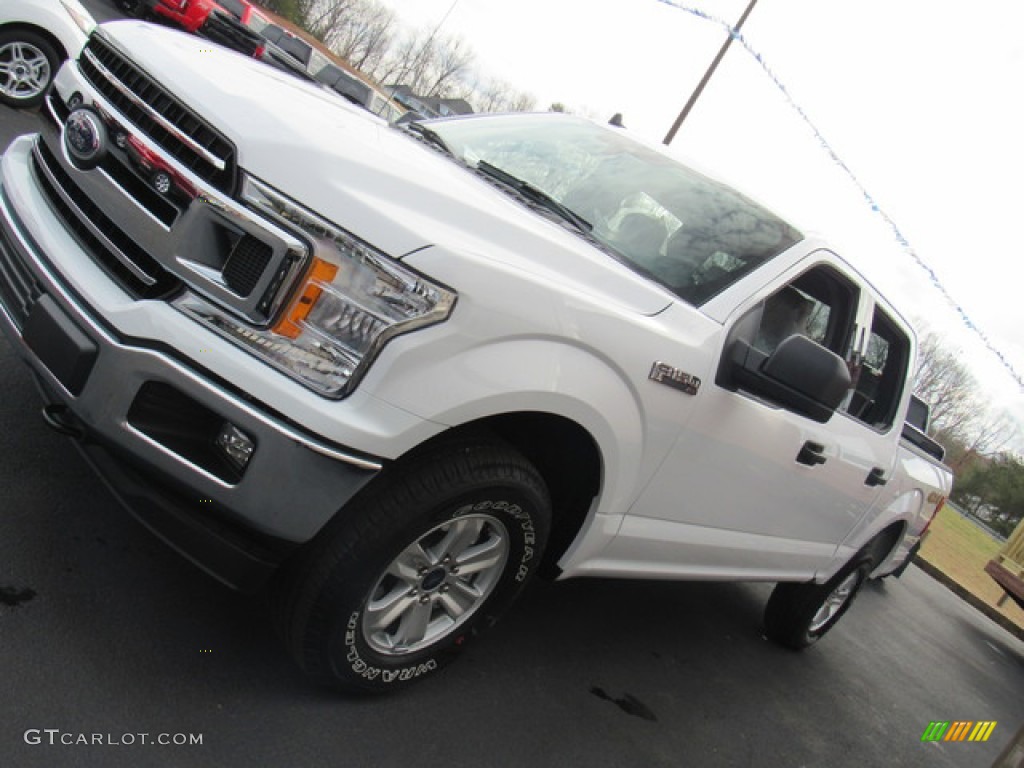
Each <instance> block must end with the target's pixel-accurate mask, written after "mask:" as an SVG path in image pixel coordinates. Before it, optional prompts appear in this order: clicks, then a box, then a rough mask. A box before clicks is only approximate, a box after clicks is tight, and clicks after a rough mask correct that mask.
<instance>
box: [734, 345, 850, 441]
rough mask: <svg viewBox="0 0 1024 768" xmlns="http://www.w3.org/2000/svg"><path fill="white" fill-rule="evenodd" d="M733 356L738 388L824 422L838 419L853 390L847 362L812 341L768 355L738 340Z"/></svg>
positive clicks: (778, 348) (735, 379)
mask: <svg viewBox="0 0 1024 768" xmlns="http://www.w3.org/2000/svg"><path fill="white" fill-rule="evenodd" d="M730 357H731V364H730V367H731V370H730V373H731V376H730V378H731V379H732V381H733V382H734V383H735V384H736V386H737V387H738V388H741V389H745V390H747V391H749V392H751V393H753V394H755V395H758V396H760V397H763V398H764V399H766V400H770V401H772V402H775V403H778V404H779V405H781V406H782V407H783V408H786V409H788V410H791V411H794V412H795V413H799V414H801V415H803V416H807V417H808V418H810V419H813V420H814V421H818V422H821V423H825V422H826V421H828V420H829V419H830V418H831V417H832V414H833V413H835V410H836V408H838V407H839V404H840V403H842V402H843V398H844V397H845V396H846V393H847V391H848V390H849V389H850V385H851V381H850V371H849V370H848V369H847V367H846V363H845V362H844V361H843V359H842V358H841V357H839V355H837V354H836V353H834V352H832V351H831V350H829V349H826V348H825V347H823V346H821V345H820V344H817V343H815V342H813V341H811V340H810V339H808V338H807V337H806V336H800V335H793V336H789V337H788V338H785V339H783V340H782V341H781V342H780V343H779V346H778V347H776V348H775V351H774V352H772V353H771V355H768V356H765V354H764V353H762V352H760V351H758V350H756V349H754V347H752V346H751V345H750V344H748V343H746V342H744V341H737V342H736V343H735V344H734V345H733V348H732V350H731V355H730Z"/></svg>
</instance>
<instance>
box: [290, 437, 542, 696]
mask: <svg viewBox="0 0 1024 768" xmlns="http://www.w3.org/2000/svg"><path fill="white" fill-rule="evenodd" d="M549 510H550V504H549V501H548V493H547V489H546V487H545V485H544V482H543V480H542V478H541V477H540V475H539V474H538V473H537V471H536V469H534V468H533V466H532V465H531V464H530V463H529V462H528V461H527V460H526V459H525V458H523V457H522V456H521V455H520V454H519V453H517V452H516V451H514V450H513V449H512V448H510V447H508V446H505V445H501V444H494V443H484V442H479V441H469V442H461V443H458V444H453V445H449V446H447V447H444V448H439V449H435V450H434V451H431V452H429V453H423V454H421V455H420V456H418V457H414V458H413V459H412V460H408V461H404V462H399V465H397V466H395V467H392V468H389V469H388V470H385V474H384V475H382V476H381V477H380V478H378V479H377V481H375V483H374V484H373V485H372V486H371V487H369V488H368V489H367V492H365V493H363V494H361V495H360V497H359V498H358V499H357V500H356V501H355V502H354V503H353V504H350V505H349V508H346V509H344V510H342V512H341V513H339V516H338V518H337V519H336V520H335V521H334V522H332V524H331V526H330V527H329V528H328V529H326V530H325V531H324V532H323V534H321V536H320V537H319V539H318V540H317V542H316V543H315V544H314V545H313V548H312V549H311V550H310V552H309V554H308V555H307V556H306V558H305V559H304V560H303V561H301V562H300V563H299V564H298V565H297V566H296V567H295V569H294V572H293V573H292V574H291V575H290V576H289V577H287V581H286V582H285V584H284V585H283V594H282V598H283V599H282V600H281V603H280V610H281V613H280V617H279V618H280V620H281V628H282V630H283V633H284V635H285V638H286V640H287V642H288V645H289V649H290V651H291V653H292V655H293V657H294V658H295V660H296V661H297V662H298V664H299V666H300V667H301V668H302V669H303V671H305V672H306V673H307V674H309V675H310V676H311V677H313V678H314V679H316V680H318V681H321V682H325V683H327V684H330V685H333V686H335V687H338V688H341V689H344V690H350V691H360V692H381V691H387V690H393V689H396V688H398V687H401V686H404V685H406V684H408V683H411V682H413V681H414V680H418V679H422V678H424V677H427V676H429V675H431V674H433V673H434V672H436V671H438V670H440V669H441V668H442V667H444V666H445V665H447V664H448V663H450V662H451V661H452V660H454V658H455V657H456V656H457V655H458V653H459V652H460V651H461V650H462V649H463V648H464V647H465V646H466V644H467V643H468V642H470V641H471V640H472V639H474V638H475V637H476V636H477V635H478V634H479V633H480V632H481V631H482V630H484V629H486V628H488V627H490V626H491V625H492V624H494V623H495V621H497V619H498V617H499V616H500V615H501V613H502V612H503V611H504V610H505V608H507V607H508V606H509V605H510V604H511V602H512V601H513V600H514V599H515V597H516V596H517V595H518V594H519V593H520V591H521V590H522V588H523V586H524V585H525V583H526V582H527V580H528V579H529V578H530V577H531V576H532V575H533V573H534V571H535V570H536V569H537V566H538V565H539V562H540V558H541V554H542V552H543V548H544V543H545V541H546V539H547V534H548V529H549V523H550V511H549Z"/></svg>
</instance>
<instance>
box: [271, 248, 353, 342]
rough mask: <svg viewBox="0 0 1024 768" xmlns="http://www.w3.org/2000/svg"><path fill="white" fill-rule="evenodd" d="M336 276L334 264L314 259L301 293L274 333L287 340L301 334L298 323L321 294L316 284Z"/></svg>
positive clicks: (336, 270) (303, 318)
mask: <svg viewBox="0 0 1024 768" xmlns="http://www.w3.org/2000/svg"><path fill="white" fill-rule="evenodd" d="M337 274H338V266H337V265H336V264H331V263H330V262H329V261H324V260H323V259H316V258H314V259H313V266H312V268H310V270H309V274H308V275H307V276H306V283H305V285H304V286H303V287H302V293H300V294H299V296H298V298H296V299H295V300H294V301H293V302H292V303H291V304H290V305H289V307H288V310H287V311H286V312H285V313H284V317H282V318H281V319H280V320H279V321H278V323H277V325H275V326H274V328H273V331H274V333H277V334H279V335H281V336H287V337H288V338H289V339H296V338H298V336H299V334H300V333H302V328H301V326H300V325H299V322H300V321H302V320H305V319H306V317H307V316H308V315H309V313H310V311H311V310H312V309H313V305H314V304H316V300H317V299H319V298H320V294H321V293H323V289H322V288H321V287H320V286H319V285H317V283H318V282H319V283H329V282H331V280H333V279H334V276H335V275H337Z"/></svg>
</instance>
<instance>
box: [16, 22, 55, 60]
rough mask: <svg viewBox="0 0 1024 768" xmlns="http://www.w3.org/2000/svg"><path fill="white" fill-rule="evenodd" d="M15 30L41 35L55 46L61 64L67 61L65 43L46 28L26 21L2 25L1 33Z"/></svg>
mask: <svg viewBox="0 0 1024 768" xmlns="http://www.w3.org/2000/svg"><path fill="white" fill-rule="evenodd" d="M15 30H24V31H26V32H33V33H35V34H37V35H39V36H40V37H42V38H43V39H45V40H46V42H48V43H49V44H50V45H52V46H53V49H54V50H55V51H56V52H57V55H58V56H60V60H61V62H63V61H65V60H67V58H68V51H67V49H66V48H65V47H64V43H62V42H61V41H60V38H59V37H57V36H56V35H55V34H53V33H52V32H51V31H50V30H48V29H47V28H46V27H40V26H38V25H36V24H31V23H29V22H26V21H12V22H10V23H9V24H3V25H0V33H4V32H9V31H15Z"/></svg>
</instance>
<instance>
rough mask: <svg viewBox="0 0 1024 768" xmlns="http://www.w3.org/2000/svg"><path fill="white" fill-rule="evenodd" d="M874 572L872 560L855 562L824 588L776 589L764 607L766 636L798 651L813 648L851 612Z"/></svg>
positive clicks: (785, 586)
mask: <svg viewBox="0 0 1024 768" xmlns="http://www.w3.org/2000/svg"><path fill="white" fill-rule="evenodd" d="M871 568H872V560H871V558H869V557H861V558H855V559H854V560H852V561H850V562H849V563H848V564H847V565H846V566H844V567H843V568H842V570H840V571H839V573H837V574H836V575H835V576H833V577H832V578H831V579H829V580H828V581H827V582H825V583H824V584H779V585H777V586H776V587H775V589H774V590H773V591H772V594H771V597H770V598H768V605H767V606H766V607H765V612H764V629H765V635H766V636H767V637H768V639H769V640H772V641H773V642H776V643H778V644H779V645H782V646H784V647H786V648H792V649H793V650H797V651H799V650H803V649H804V648H807V647H809V646H811V645H814V643H816V642H818V640H820V639H821V638H822V637H824V635H825V633H827V632H828V631H829V630H830V629H832V627H834V626H835V625H836V623H837V622H838V621H839V619H841V618H842V617H843V614H845V613H846V611H847V610H849V608H850V605H852V604H853V601H854V598H856V597H857V593H858V592H859V591H860V588H861V587H862V586H863V585H864V582H865V580H866V579H867V576H868V573H870V571H871Z"/></svg>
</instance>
